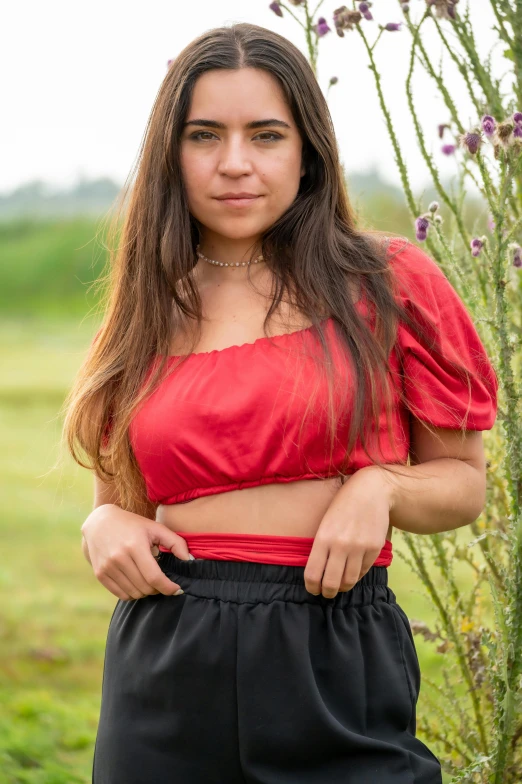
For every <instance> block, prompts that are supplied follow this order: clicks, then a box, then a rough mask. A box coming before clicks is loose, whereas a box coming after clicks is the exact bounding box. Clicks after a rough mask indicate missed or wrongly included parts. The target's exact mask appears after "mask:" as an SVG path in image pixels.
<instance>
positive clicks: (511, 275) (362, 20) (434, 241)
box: [269, 0, 522, 784]
mask: <svg viewBox="0 0 522 784" xmlns="http://www.w3.org/2000/svg"><path fill="white" fill-rule="evenodd" d="M487 2H488V0H484V6H485V5H486V3H487ZM489 3H490V6H491V11H492V13H493V17H494V20H495V25H494V27H493V30H494V32H495V33H496V37H497V40H496V42H495V46H496V45H498V44H501V46H502V50H503V57H504V60H505V64H506V73H505V74H503V76H502V79H497V78H495V76H494V74H493V67H492V63H491V52H490V53H488V54H486V53H485V52H482V51H479V50H478V48H477V43H476V35H475V29H474V25H473V18H474V17H473V12H472V10H471V7H472V6H473V5H475V4H474V3H473V2H470V3H469V4H468V5H467V6H466V7H464V3H463V2H459V0H411V1H410V2H394V3H392V2H387V1H386V0H375V2H352V3H351V5H350V6H346V5H342V6H340V7H337V8H335V9H331V10H330V11H329V12H328V13H327V11H326V10H325V0H318V2H317V3H316V5H315V8H314V9H313V10H312V9H311V3H310V2H309V0H288V2H284V0H275V2H272V3H271V4H270V6H269V8H270V9H271V10H272V11H273V12H274V13H275V14H276V15H277V16H286V15H289V16H291V17H293V19H294V20H295V21H296V23H297V24H299V25H300V26H301V28H302V29H303V32H304V36H305V44H306V47H307V51H308V58H309V61H310V64H311V66H312V68H313V70H314V72H315V73H317V59H318V53H319V51H320V48H321V39H322V38H324V37H325V36H331V35H337V36H339V37H340V38H344V37H348V36H357V37H359V39H360V41H361V44H362V50H363V52H364V53H365V57H366V58H367V61H368V67H369V69H370V71H371V72H372V75H373V78H374V83H375V91H376V95H377V97H378V101H379V104H380V107H381V110H382V116H383V118H384V120H385V124H386V128H387V132H388V136H389V139H390V142H391V146H392V150H393V154H394V159H395V162H396V164H397V168H398V172H399V175H400V180H401V184H402V189H403V192H404V196H405V200H406V204H407V207H408V210H409V212H410V215H411V220H412V234H414V236H415V239H416V241H417V242H418V243H419V244H424V245H425V246H426V249H427V252H429V253H430V254H431V256H432V257H433V258H434V259H435V261H436V262H437V263H438V264H439V266H440V267H441V269H442V270H443V272H444V273H445V274H446V275H447V277H448V278H449V280H450V281H451V283H452V284H453V285H454V287H455V289H456V290H457V292H458V293H459V295H460V296H461V298H462V300H463V301H464V303H465V304H466V306H467V308H468V310H469V312H470V315H471V316H472V319H473V321H474V323H475V325H476V326H477V329H478V331H479V332H480V334H481V337H482V339H483V342H484V344H485V345H486V348H487V349H488V353H489V354H490V356H491V358H492V360H493V362H494V365H495V367H496V369H497V374H498V378H499V385H500V386H499V408H498V418H497V423H496V425H495V427H494V428H493V430H492V431H491V432H488V433H486V434H485V446H486V457H487V462H486V466H487V503H486V507H485V509H484V511H483V513H482V514H481V515H480V517H479V519H478V520H476V521H475V522H474V523H472V524H471V526H469V527H468V528H467V531H468V533H469V538H470V541H469V542H467V543H466V544H463V536H462V534H460V535H459V534H458V533H457V531H449V532H445V533H440V534H432V535H426V536H422V537H413V536H412V535H411V534H408V533H407V532H402V531H401V532H400V535H401V536H402V537H403V541H404V543H405V546H406V547H405V552H398V553H397V555H398V557H400V558H403V559H404V561H405V562H406V563H407V564H408V565H409V567H410V569H411V570H412V572H413V573H414V574H416V575H417V576H418V578H419V579H420V581H421V583H422V585H423V587H424V590H425V592H426V594H427V596H428V597H429V600H430V601H431V603H432V605H433V607H434V608H435V611H436V618H437V621H436V625H435V627H434V628H429V627H428V625H427V624H426V623H425V622H423V621H422V620H418V619H411V621H410V622H411V627H412V631H413V633H414V634H415V635H417V636H418V637H419V639H420V638H422V639H423V640H425V641H426V643H427V644H429V645H432V646H433V647H434V650H435V651H436V652H438V653H440V654H443V658H441V667H440V672H441V681H442V682H441V683H436V682H434V681H433V680H432V679H429V678H428V677H427V676H426V675H424V674H423V677H422V683H423V704H424V705H425V706H426V707H427V708H428V710H427V711H422V714H421V715H419V716H418V724H417V727H418V731H419V735H421V736H423V737H424V738H425V739H426V741H427V742H428V743H429V744H430V745H432V746H433V748H434V750H435V751H436V752H438V756H439V757H440V759H441V762H442V766H443V769H444V770H445V772H446V773H447V774H451V775H452V779H451V781H452V783H453V782H473V783H474V784H475V783H477V784H483V783H485V782H488V784H489V783H490V782H491V784H500V782H502V783H503V784H515V783H516V784H519V782H521V781H522V748H521V738H522V711H521V704H522V411H521V408H522V406H521V397H522V394H521V393H522V387H521V379H522V323H521V315H522V0H489ZM320 9H321V13H322V14H323V16H320V17H319V16H318V13H319V10H320ZM481 10H484V7H483V8H482V9H481ZM473 11H474V12H475V14H476V13H477V12H479V9H478V8H476V7H475V8H473ZM328 14H329V15H328ZM428 29H431V31H432V32H433V31H434V32H435V37H436V41H437V42H438V44H439V51H438V52H436V53H435V54H434V53H433V52H431V51H429V50H428V46H427V44H426V43H425V39H426V36H425V35H424V36H423V33H424V32H425V31H427V30H428ZM387 35H393V36H395V37H397V39H399V37H400V40H401V46H403V47H404V46H405V45H406V42H408V46H409V62H408V68H407V72H406V73H405V75H404V79H405V90H406V96H407V101H408V107H409V112H410V115H411V121H412V124H413V128H414V130H415V134H416V139H417V143H418V147H419V150H420V152H421V155H422V159H423V161H424V163H425V165H426V170H427V175H428V176H429V178H430V179H431V181H432V183H433V186H434V189H435V192H436V194H437V201H432V202H431V203H430V204H429V205H428V206H427V208H425V209H423V207H422V204H421V201H422V198H421V199H420V200H417V199H416V198H415V197H414V194H413V191H412V187H411V184H410V179H409V174H408V167H407V162H406V157H405V154H404V152H403V150H402V149H401V143H400V139H399V137H398V135H397V133H396V132H395V128H394V125H393V121H392V112H391V108H390V107H391V106H392V105H393V99H394V97H395V96H394V95H393V94H392V95H388V96H386V95H385V94H384V90H383V85H382V80H381V76H380V72H379V67H378V62H377V52H378V49H377V46H378V43H379V40H380V39H381V37H382V36H387ZM493 48H495V47H493ZM492 51H493V50H492ZM441 52H442V55H443V57H444V58H446V62H447V63H448V64H449V65H450V66H451V68H453V69H454V71H456V75H457V76H456V80H457V79H459V78H460V79H461V82H462V85H463V86H464V88H465V90H466V93H467V95H468V96H469V100H470V105H471V107H472V111H473V117H472V118H471V120H468V118H467V117H466V118H465V117H463V112H462V109H459V106H458V104H457V101H456V99H455V98H454V97H453V94H452V90H451V86H452V84H451V83H450V81H449V80H448V79H446V78H445V73H443V70H442V68H441V67H438V66H436V65H435V63H434V60H435V59H436V58H437V61H438V59H439V58H440V56H441ZM416 68H422V69H423V71H424V73H425V78H426V77H427V78H428V79H429V80H430V81H431V83H432V85H433V87H434V89H436V90H437V91H438V93H439V95H440V97H441V99H442V104H443V105H444V106H445V110H444V116H440V117H439V118H437V119H438V120H439V122H438V123H437V124H434V126H433V127H431V126H429V127H425V126H423V125H422V123H421V121H420V119H419V115H418V112H417V108H416V104H415V95H414V92H413V89H412V79H413V75H414V72H415V69H416ZM507 77H509V78H510V80H511V81H510V84H509V87H507V88H506V89H504V88H503V87H501V82H502V81H503V80H505V79H506V78H507ZM456 80H455V81H454V82H453V87H455V83H456ZM332 87H334V88H335V89H343V79H342V74H340V75H339V76H335V77H331V79H330V82H329V84H328V91H329V90H330V89H332ZM394 89H396V88H394ZM401 89H402V88H401ZM434 140H435V141H436V143H437V144H438V149H437V153H436V154H435V153H433V154H432V153H431V152H430V151H429V149H428V147H429V146H432V142H433V141H434ZM437 140H438V141H437ZM447 157H451V158H453V159H454V161H455V168H456V171H457V187H456V193H455V192H454V189H453V188H452V189H449V188H448V187H447V186H446V185H445V184H444V183H443V181H442V178H441V175H440V168H439V166H440V164H441V163H442V162H443V161H444V159H445V158H447ZM470 182H471V183H473V185H474V186H475V189H476V190H477V191H478V194H479V198H480V206H481V214H480V215H479V216H478V218H475V219H473V220H470V219H469V218H468V217H466V212H465V207H466V204H467V202H466V199H467V197H468V190H467V186H468V185H469V184H470ZM464 569H465V570H466V574H467V577H466V579H467V582H468V585H467V587H466V590H463V588H462V585H460V584H459V579H458V577H460V575H461V574H462V571H463V570H464ZM457 570H458V571H459V575H457V574H456V571H457Z"/></svg>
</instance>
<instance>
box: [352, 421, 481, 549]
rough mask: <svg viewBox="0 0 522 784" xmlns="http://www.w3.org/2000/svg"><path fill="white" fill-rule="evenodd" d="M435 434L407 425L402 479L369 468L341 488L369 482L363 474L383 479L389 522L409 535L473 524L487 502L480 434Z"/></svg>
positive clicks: (443, 432) (477, 432) (443, 429)
mask: <svg viewBox="0 0 522 784" xmlns="http://www.w3.org/2000/svg"><path fill="white" fill-rule="evenodd" d="M434 430H435V432H436V433H437V435H438V436H439V437H440V439H441V440H440V441H439V440H438V439H437V438H435V437H434V436H432V435H431V434H430V432H429V431H428V430H427V429H426V428H425V427H424V426H423V425H422V424H420V423H418V422H415V424H414V426H412V443H411V451H412V456H411V462H412V465H410V466H402V465H401V466H400V468H399V470H400V472H401V474H404V476H401V475H399V474H392V475H390V473H389V472H388V471H383V470H381V469H380V468H379V467H378V466H373V465H372V466H367V467H366V468H362V469H361V470H360V471H358V472H357V473H355V474H354V475H353V476H352V477H351V478H350V480H349V481H348V483H347V484H346V485H344V487H347V486H348V485H349V484H350V482H357V481H359V480H361V479H363V481H368V472H372V473H373V474H375V476H376V477H378V481H380V482H382V480H384V482H385V484H386V485H387V486H388V487H389V491H390V496H391V502H390V503H391V506H390V523H391V524H392V525H393V526H395V527H396V528H400V529H401V530H403V531H409V532H410V533H415V534H433V533H440V532H442V531H452V530H454V529H455V528H460V527H462V526H464V525H469V524H470V523H472V522H474V521H475V520H476V519H477V517H478V516H479V515H480V514H481V512H482V510H483V509H484V505H485V503H486V459H485V455H484V447H483V442H482V432H481V431H479V430H476V431H475V430H468V431H466V433H465V437H464V440H463V441H462V437H461V434H460V432H459V431H457V430H450V429H445V428H434ZM387 468H390V469H391V470H392V471H393V470H394V469H396V468H397V466H394V465H393V464H390V465H388V466H387ZM365 474H366V476H365ZM343 489H344V488H341V491H340V492H342V490H343Z"/></svg>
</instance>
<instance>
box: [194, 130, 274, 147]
mask: <svg viewBox="0 0 522 784" xmlns="http://www.w3.org/2000/svg"><path fill="white" fill-rule="evenodd" d="M204 133H206V134H209V135H210V136H214V134H213V133H211V131H196V133H193V134H191V136H190V138H191V139H194V141H197V142H200V141H206V140H205V139H201V138H200V136H201V134H204ZM257 135H258V136H272V137H273V138H271V139H266V140H262V141H264V143H265V144H267V143H269V142H272V141H277V140H278V139H282V138H283V137H282V136H280V135H279V134H278V133H272V132H271V131H262V132H261V133H258V134H257Z"/></svg>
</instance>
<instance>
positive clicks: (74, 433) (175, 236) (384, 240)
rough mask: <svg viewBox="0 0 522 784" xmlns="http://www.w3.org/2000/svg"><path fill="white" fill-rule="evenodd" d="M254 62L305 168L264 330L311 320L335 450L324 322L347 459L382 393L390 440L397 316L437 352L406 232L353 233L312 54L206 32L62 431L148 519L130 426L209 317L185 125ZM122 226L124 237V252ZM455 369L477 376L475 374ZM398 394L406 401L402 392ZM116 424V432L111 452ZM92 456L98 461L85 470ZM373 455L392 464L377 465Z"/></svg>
mask: <svg viewBox="0 0 522 784" xmlns="http://www.w3.org/2000/svg"><path fill="white" fill-rule="evenodd" d="M245 67H249V68H258V69H263V70H264V71H266V72H268V73H269V74H271V75H272V76H273V77H274V78H275V79H277V80H278V82H279V84H280V85H281V87H282V89H283V91H284V95H285V97H286V100H287V102H288V105H289V107H290V109H291V111H292V114H293V117H294V120H295V123H296V125H297V127H298V128H299V131H300V133H301V135H302V140H303V163H304V165H305V167H306V174H305V175H304V176H303V177H302V178H301V183H300V188H299V191H298V193H297V196H296V198H295V200H294V202H293V203H292V204H291V206H290V207H289V208H288V209H287V210H286V212H285V213H284V214H283V215H281V217H280V218H279V219H278V220H277V221H276V222H275V223H274V224H273V225H272V226H270V228H269V229H268V230H267V231H266V232H265V233H264V235H263V236H262V245H261V252H262V253H263V256H264V258H265V260H266V263H267V264H268V265H269V267H270V270H271V272H272V273H273V280H274V285H273V301H272V304H271V306H270V309H269V310H268V312H267V316H266V319H265V322H264V329H265V333H266V330H267V325H268V323H269V321H270V317H271V316H272V314H273V313H274V312H275V311H276V309H277V308H278V306H279V304H280V303H281V301H282V299H283V297H284V296H285V295H287V296H289V297H290V298H291V302H292V304H293V305H294V306H295V308H297V310H298V311H299V312H300V313H302V314H303V315H305V316H306V317H307V319H308V320H309V322H311V323H312V325H313V327H314V329H313V331H314V333H315V334H316V335H317V337H318V338H319V341H320V344H321V347H322V350H323V352H324V357H325V358H326V361H325V367H326V368H327V369H328V374H327V375H328V384H329V389H330V397H329V400H330V406H329V414H328V422H329V432H330V446H331V448H333V443H334V439H335V432H336V426H337V422H338V419H339V412H338V411H336V410H334V406H333V405H332V399H333V398H332V389H333V385H334V383H335V378H334V375H333V374H332V364H331V362H330V358H331V355H330V349H329V345H328V341H327V340H326V339H325V335H324V333H323V329H322V326H321V323H320V322H321V320H322V319H323V318H324V317H325V316H326V317H331V318H332V319H333V322H334V324H335V329H336V331H337V334H338V335H339V337H340V338H341V340H342V344H343V345H345V346H346V356H347V359H348V361H349V363H350V367H351V369H352V371H353V382H352V383H353V393H354V396H353V405H352V407H351V412H350V432H349V438H348V443H347V444H346V460H345V462H346V461H347V460H348V458H349V456H350V453H351V451H352V449H353V447H354V444H355V442H356V440H357V438H358V437H360V439H361V446H362V447H363V449H364V451H365V452H366V454H367V455H369V452H368V449H367V446H368V443H369V440H370V437H371V434H372V429H373V427H374V425H375V423H376V422H378V421H379V413H380V411H381V402H382V398H381V395H383V396H384V404H385V410H386V420H387V426H388V433H389V438H390V441H393V438H392V433H391V426H390V413H391V396H390V388H389V380H390V379H389V365H388V357H389V353H390V351H391V349H392V348H393V346H394V344H395V341H396V334H397V323H398V319H403V320H404V322H405V323H406V324H407V325H409V326H410V327H411V329H412V330H414V332H415V334H416V335H418V336H419V339H422V340H424V342H425V344H426V345H428V346H430V345H431V344H432V343H433V340H430V338H429V335H428V333H423V332H422V330H420V328H419V327H418V326H417V325H416V324H415V323H414V322H413V321H412V320H411V319H410V316H409V315H408V313H407V312H406V311H405V310H404V309H403V308H402V306H401V305H400V304H399V302H398V300H397V299H396V297H395V292H396V284H395V283H394V277H393V275H392V270H391V268H390V265H389V261H390V254H389V249H388V240H389V238H390V237H391V236H395V235H390V233H389V232H388V233H386V234H384V233H382V232H378V231H373V230H363V229H362V228H358V227H357V225H356V217H355V213H354V210H353V208H352V206H351V204H350V202H349V199H348V195H347V192H346V186H345V182H344V178H343V173H342V168H341V165H340V161H339V153H338V148H337V142H336V138H335V133H334V129H333V125H332V120H331V116H330V113H329V110H328V106H327V103H326V100H325V97H324V95H323V93H322V91H321V89H320V87H319V85H318V83H317V81H316V78H315V76H314V74H313V71H312V69H311V67H310V65H309V63H308V61H307V60H306V58H305V57H304V55H303V54H302V53H301V52H300V51H299V49H297V47H295V46H293V45H292V43H291V42H290V41H288V40H287V39H286V38H284V37H283V36H281V35H278V34H277V33H275V32H273V31H271V30H269V29H266V28H263V27H259V26H257V25H253V24H247V23H240V24H234V25H232V26H228V27H227V26H225V27H219V28H215V29H212V30H209V31H207V32H205V33H203V34H202V35H201V36H199V37H198V38H196V39H195V40H193V41H192V42H191V43H190V44H189V45H188V46H187V47H185V49H184V50H183V51H182V52H181V53H180V54H179V55H178V57H177V58H176V59H175V60H173V61H172V62H171V64H170V67H169V69H168V72H167V74H166V76H165V78H164V80H163V82H162V84H161V86H160V89H159V92H158V94H157V97H156V100H155V102H154V105H153V108H152V111H151V113H150V117H149V120H148V123H147V127H146V132H145V134H144V137H143V140H142V143H141V147H140V150H139V155H138V159H137V161H136V163H135V166H134V169H133V172H135V178H134V177H130V179H129V178H128V180H127V181H126V183H125V185H124V188H123V190H122V193H121V195H120V199H119V208H118V209H117V210H116V212H115V214H114V216H113V219H112V222H111V224H110V228H109V237H108V239H109V242H108V245H109V248H108V249H109V255H108V265H109V267H108V273H107V274H105V275H102V277H101V278H100V279H99V281H98V283H99V284H100V286H101V287H102V289H103V292H102V298H101V307H102V311H103V313H104V319H103V323H102V327H101V329H100V330H99V333H98V335H97V339H96V341H94V342H93V344H92V345H91V348H90V351H89V352H88V355H87V357H86V359H85V361H84V363H83V365H82V367H81V368H80V370H79V372H78V374H77V377H76V379H75V381H74V383H73V386H72V388H71V390H70V392H69V394H68V396H67V398H66V400H65V402H64V413H65V421H64V429H63V435H64V439H65V441H66V443H67V446H68V448H69V450H70V452H71V454H72V456H73V458H74V459H75V460H76V462H77V463H79V465H81V466H83V467H85V468H89V469H93V470H94V471H95V472H96V474H97V475H98V476H99V477H100V478H101V479H102V480H104V481H105V482H115V483H116V487H117V489H118V492H119V498H120V499H121V505H122V507H123V508H125V509H128V510H130V511H134V512H136V513H138V514H143V515H144V516H147V517H151V518H154V516H155V509H156V507H157V505H155V504H153V503H152V502H150V501H149V499H148V498H147V495H146V489H145V483H144V479H143V476H142V474H141V472H140V469H139V467H138V464H137V462H136V458H135V456H134V453H133V450H132V446H131V443H130V440H129V435H128V428H129V424H130V421H131V420H132V416H133V413H134V412H135V410H136V408H137V407H138V406H139V405H140V403H141V401H142V400H144V398H145V397H147V396H148V394H149V393H150V392H151V391H152V390H153V389H154V388H155V387H156V386H157V384H158V383H159V381H160V380H161V378H162V377H163V373H164V370H165V368H166V366H167V360H166V356H167V355H168V354H169V351H170V345H171V340H172V336H173V334H175V329H176V324H179V323H180V319H181V318H183V315H185V316H190V317H192V318H195V319H196V320H197V323H200V322H201V318H202V309H201V299H200V296H199V293H198V291H197V288H196V287H195V285H194V283H193V281H192V279H191V276H190V275H189V273H190V272H191V270H192V269H193V267H194V266H195V263H196V261H197V259H196V256H195V247H196V244H197V242H199V240H200V231H199V227H198V224H197V222H196V221H195V219H194V218H193V217H192V216H191V215H190V213H189V210H188V207H187V200H186V197H185V192H184V186H183V182H182V174H181V168H180V137H181V133H182V127H183V123H184V121H185V119H186V116H187V112H188V109H189V106H190V102H191V95H192V91H193V89H194V84H195V82H196V80H197V79H198V77H199V76H201V75H202V74H203V73H205V72H206V71H210V70H212V69H238V68H245ZM133 180H135V181H134V182H133ZM127 197H128V205H127V207H126V212H125V215H124V220H123V222H121V221H120V213H121V211H122V210H123V208H124V205H125V204H126V202H127ZM120 226H121V238H120V239H119V240H118V242H117V244H116V246H115V247H113V241H114V239H115V238H116V237H117V236H118V234H119V231H120ZM400 239H401V238H400ZM402 239H404V238H402ZM407 242H408V240H404V244H407ZM399 250H400V249H399ZM396 252H398V250H397V251H396ZM353 284H355V286H356V289H357V291H359V292H361V294H362V296H364V298H365V301H366V302H367V303H368V312H369V313H370V315H371V318H370V322H371V323H366V320H365V319H364V318H361V316H360V315H359V314H358V312H357V309H356V307H355V304H354V300H353V299H352V297H351V296H349V294H348V291H349V287H351V286H353ZM196 340H197V337H196ZM193 346H195V343H194V344H193ZM158 356H160V360H161V361H160V362H159V363H158V365H157V366H156V371H155V372H154V373H153V374H151V375H150V376H148V373H147V371H148V370H149V369H150V367H151V361H152V359H153V358H156V357H158ZM455 368H456V370H457V371H458V372H462V373H463V374H464V377H465V378H468V371H467V369H466V368H463V367H462V366H459V365H457V364H455ZM173 370H174V371H175V367H174V368H173ZM147 376H148V378H146V377H147ZM145 380H147V383H146V384H144V381H145ZM468 389H469V379H468ZM399 396H400V398H401V401H402V402H403V404H404V405H406V406H407V405H408V403H407V400H405V399H404V398H403V396H402V392H401V391H400V390H399ZM310 407H313V401H310ZM412 413H413V416H416V414H415V413H414V412H412ZM108 423H109V424H110V427H111V431H110V432H111V437H110V439H109V440H108V443H107V444H106V445H105V446H104V440H103V435H104V432H106V428H107V425H108ZM81 450H83V452H84V453H85V455H86V456H87V458H89V460H90V462H84V458H83V457H82V454H81ZM330 455H331V452H330ZM371 460H372V462H373V463H376V464H378V465H383V464H382V463H381V461H380V460H379V458H378V457H372V458H371ZM397 462H401V461H400V459H398V460H397ZM385 470H389V469H385ZM340 473H342V472H340ZM399 473H400V472H399Z"/></svg>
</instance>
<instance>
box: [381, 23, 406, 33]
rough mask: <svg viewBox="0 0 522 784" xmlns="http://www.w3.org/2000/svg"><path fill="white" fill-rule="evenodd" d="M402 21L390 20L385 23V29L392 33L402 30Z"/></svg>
mask: <svg viewBox="0 0 522 784" xmlns="http://www.w3.org/2000/svg"><path fill="white" fill-rule="evenodd" d="M401 26H402V22H388V24H385V25H384V29H385V30H388V32H390V33H395V32H400V29H401Z"/></svg>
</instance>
